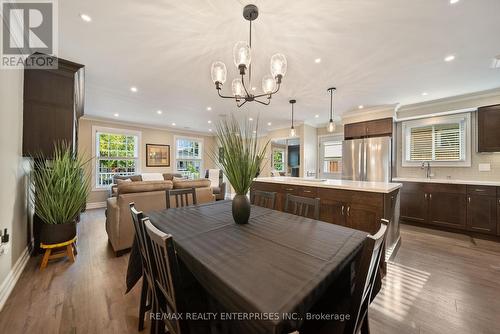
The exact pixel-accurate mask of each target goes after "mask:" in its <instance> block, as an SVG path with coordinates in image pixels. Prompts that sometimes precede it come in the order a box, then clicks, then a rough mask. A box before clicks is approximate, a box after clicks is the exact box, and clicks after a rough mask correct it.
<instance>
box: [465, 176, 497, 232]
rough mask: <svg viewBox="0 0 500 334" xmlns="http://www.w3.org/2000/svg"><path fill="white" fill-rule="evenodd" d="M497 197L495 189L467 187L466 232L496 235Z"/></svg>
mask: <svg viewBox="0 0 500 334" xmlns="http://www.w3.org/2000/svg"><path fill="white" fill-rule="evenodd" d="M497 221H498V217H497V197H496V188H495V187H485V186H482V187H478V186H471V187H467V230H469V231H475V232H480V233H487V234H496V233H497Z"/></svg>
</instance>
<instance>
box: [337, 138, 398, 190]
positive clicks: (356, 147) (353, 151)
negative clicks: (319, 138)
mask: <svg viewBox="0 0 500 334" xmlns="http://www.w3.org/2000/svg"><path fill="white" fill-rule="evenodd" d="M391 152H392V143H391V138H390V137H375V138H365V139H351V140H345V141H344V142H343V143H342V179H344V180H353V181H379V182H391V170H392V153H391Z"/></svg>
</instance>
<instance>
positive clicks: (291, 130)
mask: <svg viewBox="0 0 500 334" xmlns="http://www.w3.org/2000/svg"><path fill="white" fill-rule="evenodd" d="M295 102H297V101H296V100H290V104H291V105H292V127H291V128H290V137H295V135H296V134H297V133H296V132H295V128H294V127H293V105H294V104H295Z"/></svg>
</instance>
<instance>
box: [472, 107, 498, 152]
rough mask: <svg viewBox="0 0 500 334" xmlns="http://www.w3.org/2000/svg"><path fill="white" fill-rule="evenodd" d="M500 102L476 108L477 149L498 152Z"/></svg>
mask: <svg viewBox="0 0 500 334" xmlns="http://www.w3.org/2000/svg"><path fill="white" fill-rule="evenodd" d="M498 129H500V104H497V105H493V106H487V107H481V108H478V110H477V149H478V151H479V152H500V132H499V131H498Z"/></svg>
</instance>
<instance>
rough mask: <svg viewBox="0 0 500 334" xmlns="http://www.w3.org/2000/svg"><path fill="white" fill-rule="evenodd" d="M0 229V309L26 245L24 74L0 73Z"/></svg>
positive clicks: (7, 71) (10, 71)
mask: <svg viewBox="0 0 500 334" xmlns="http://www.w3.org/2000/svg"><path fill="white" fill-rule="evenodd" d="M0 119H1V121H0V143H1V146H0V147H1V149H0V150H1V151H0V156H1V157H2V162H1V164H0V180H2V185H1V187H0V212H2V219H1V220H0V228H1V229H2V233H3V229H4V228H7V229H8V231H9V234H10V235H11V237H10V238H11V239H10V242H9V244H8V248H7V250H8V253H7V254H4V255H0V307H1V302H2V300H1V298H2V297H5V296H2V293H4V292H5V290H3V291H2V288H5V285H3V284H2V283H5V282H6V278H8V277H9V273H11V271H12V269H13V267H14V265H15V263H16V261H17V260H18V259H19V258H20V257H21V255H23V252H24V250H25V249H26V246H27V244H28V221H27V220H28V215H27V198H26V197H27V196H26V182H27V180H26V177H25V174H26V172H25V168H24V163H25V160H23V158H22V126H23V124H22V122H23V71H22V70H11V69H9V70H3V69H0Z"/></svg>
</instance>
